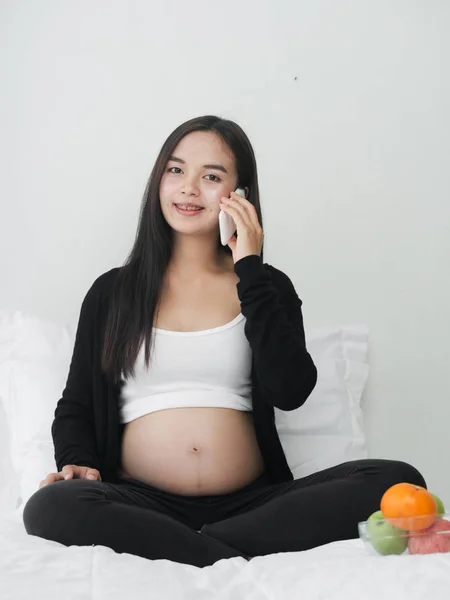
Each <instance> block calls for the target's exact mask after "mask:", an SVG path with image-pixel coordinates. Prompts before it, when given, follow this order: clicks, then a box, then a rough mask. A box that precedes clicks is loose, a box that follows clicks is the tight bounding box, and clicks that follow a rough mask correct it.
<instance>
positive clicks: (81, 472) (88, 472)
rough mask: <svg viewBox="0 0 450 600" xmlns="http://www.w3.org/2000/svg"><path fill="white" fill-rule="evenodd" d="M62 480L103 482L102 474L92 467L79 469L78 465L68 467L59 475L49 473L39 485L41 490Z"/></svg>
mask: <svg viewBox="0 0 450 600" xmlns="http://www.w3.org/2000/svg"><path fill="white" fill-rule="evenodd" d="M60 479H88V480H92V481H94V480H97V481H101V480H102V478H101V475H100V472H99V471H97V469H91V467H79V466H78V465H66V466H64V467H63V468H62V470H61V471H59V473H49V474H48V475H47V477H46V478H45V479H43V480H42V481H41V483H40V484H39V489H40V488H41V487H44V485H47V484H49V483H54V482H55V481H58V480H60Z"/></svg>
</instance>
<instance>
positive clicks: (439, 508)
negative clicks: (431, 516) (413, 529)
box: [431, 494, 445, 517]
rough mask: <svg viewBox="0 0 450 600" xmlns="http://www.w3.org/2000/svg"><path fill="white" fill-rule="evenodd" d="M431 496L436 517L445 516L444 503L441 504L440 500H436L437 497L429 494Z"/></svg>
mask: <svg viewBox="0 0 450 600" xmlns="http://www.w3.org/2000/svg"><path fill="white" fill-rule="evenodd" d="M431 495H432V496H433V498H434V499H435V500H436V512H437V515H438V517H442V515H444V514H445V508H444V503H443V502H442V500H441V499H440V498H438V496H436V494H431Z"/></svg>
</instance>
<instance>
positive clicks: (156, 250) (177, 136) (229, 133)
mask: <svg viewBox="0 0 450 600" xmlns="http://www.w3.org/2000/svg"><path fill="white" fill-rule="evenodd" d="M193 131H212V132H214V133H216V134H218V135H219V136H220V137H221V138H222V139H223V140H224V141H225V143H226V144H227V145H228V147H229V148H230V149H231V151H232V152H233V154H234V158H235V163H236V170H237V187H242V188H244V187H248V188H249V194H248V198H247V199H248V200H249V202H251V203H252V204H253V206H254V207H255V210H256V213H257V215H258V219H259V222H260V225H261V227H262V226H263V223H262V215H261V206H260V201H259V188H258V174H257V169H256V160H255V154H254V152H253V148H252V145H251V143H250V140H249V139H248V137H247V136H246V134H245V133H244V131H243V130H242V129H241V127H239V125H237V124H236V123H234V122H233V121H230V120H227V119H222V118H220V117H216V116H210V115H208V116H203V117H197V118H194V119H190V120H189V121H186V122H185V123H183V124H182V125H180V126H179V127H177V128H176V129H175V130H174V131H173V132H172V133H171V134H170V135H169V137H168V138H167V140H166V141H165V142H164V144H163V146H162V148H161V151H160V152H159V155H158V158H157V159H156V162H155V165H154V167H153V170H152V172H151V175H150V178H149V180H148V183H147V186H146V189H145V192H144V197H143V199H142V205H141V211H140V216H139V223H138V228H137V233H136V239H135V242H134V245H133V248H132V250H131V252H130V254H129V256H128V258H127V259H126V262H125V263H124V265H123V266H122V267H121V269H120V270H119V272H118V275H117V277H116V279H115V281H114V285H113V288H112V290H111V295H110V298H109V299H108V301H109V307H108V313H107V317H106V323H105V330H104V339H103V349H102V356H101V367H102V371H103V372H104V373H105V374H106V376H107V377H108V378H109V379H110V380H111V381H113V382H114V383H119V381H120V380H121V378H122V377H125V378H126V377H128V376H130V375H131V376H134V365H135V362H136V359H137V356H138V353H139V350H140V347H141V344H142V342H143V340H145V362H146V365H147V367H148V365H149V361H150V344H151V341H152V328H153V323H154V317H155V313H156V314H157V311H158V304H159V297H160V292H161V287H162V283H163V278H164V274H165V271H166V269H167V267H168V265H169V262H170V259H171V256H172V247H173V230H172V228H171V227H170V226H169V224H168V223H167V221H166V220H165V218H164V215H163V214H162V211H161V205H160V199H159V187H160V182H161V178H162V176H163V174H164V172H165V168H166V165H167V162H168V161H169V157H170V156H171V155H172V154H173V151H174V150H175V148H176V146H177V145H178V144H179V142H180V141H181V140H182V139H183V138H184V137H185V136H186V135H187V134H188V133H191V132H193ZM217 251H218V253H220V252H226V253H228V254H231V249H230V248H229V247H228V246H222V244H221V243H220V238H219V230H217ZM261 260H262V251H261Z"/></svg>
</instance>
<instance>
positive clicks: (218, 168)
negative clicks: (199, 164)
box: [169, 155, 228, 173]
mask: <svg viewBox="0 0 450 600" xmlns="http://www.w3.org/2000/svg"><path fill="white" fill-rule="evenodd" d="M169 160H172V161H173V162H177V163H180V164H181V165H184V164H186V161H185V160H183V159H182V158H178V157H177V156H173V155H172V156H170V157H169ZM203 168H204V169H214V170H215V171H222V173H228V171H227V170H226V169H225V167H224V166H223V165H220V164H212V165H203Z"/></svg>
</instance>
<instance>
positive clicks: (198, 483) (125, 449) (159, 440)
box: [121, 407, 264, 496]
mask: <svg viewBox="0 0 450 600" xmlns="http://www.w3.org/2000/svg"><path fill="white" fill-rule="evenodd" d="M263 472H264V462H263V458H262V455H261V452H260V449H259V445H258V442H257V440H256V435H255V429H254V425H253V414H252V413H251V412H244V411H239V410H234V409H229V408H217V407H211V408H210V407H206V408H205V407H199V408H198V407H193V408H172V409H167V410H160V411H156V412H153V413H150V414H148V415H145V416H143V417H140V418H139V419H135V420H134V421H131V422H130V423H128V424H127V425H126V426H125V429H124V435H123V439H122V469H121V474H122V476H124V477H129V478H132V479H137V480H139V481H142V482H144V483H147V484H148V485H152V486H154V487H157V488H159V489H161V490H165V491H168V492H171V493H174V494H180V495H186V496H190V495H192V496H202V495H216V494H227V493H231V492H233V491H235V490H238V489H241V488H242V487H245V486H246V485H248V484H250V483H251V482H252V481H254V480H256V479H257V478H258V477H259V476H260V475H262V473H263Z"/></svg>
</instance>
